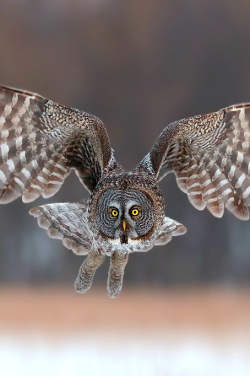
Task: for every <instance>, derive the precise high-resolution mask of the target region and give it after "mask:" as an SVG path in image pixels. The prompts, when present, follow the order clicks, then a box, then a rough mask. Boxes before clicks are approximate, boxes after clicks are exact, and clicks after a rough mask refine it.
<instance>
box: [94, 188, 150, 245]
mask: <svg viewBox="0 0 250 376" xmlns="http://www.w3.org/2000/svg"><path fill="white" fill-rule="evenodd" d="M97 218H98V227H99V230H100V233H101V235H102V236H103V237H104V238H105V239H106V240H108V241H109V242H110V243H113V244H114V243H115V244H133V243H138V242H141V241H142V240H143V238H144V237H145V235H147V234H148V233H149V232H150V230H151V229H152V228H153V225H154V206H153V202H152V200H151V199H150V198H149V197H148V196H147V195H146V194H145V193H143V192H141V191H139V190H138V189H127V190H119V189H113V188H111V189H107V190H106V191H105V192H104V193H103V195H102V196H101V197H100V199H99V202H98V205H97Z"/></svg>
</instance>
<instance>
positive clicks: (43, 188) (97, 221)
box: [0, 86, 250, 297]
mask: <svg viewBox="0 0 250 376" xmlns="http://www.w3.org/2000/svg"><path fill="white" fill-rule="evenodd" d="M249 120H250V103H248V104H247V103H246V104H239V105H234V106H230V107H227V108H224V109H222V110H220V111H217V112H213V113H210V114H206V115H198V116H194V117H191V118H187V119H183V120H180V121H176V122H174V123H171V124H169V125H168V126H167V127H166V128H165V129H164V130H163V131H162V133H161V134H160V136H159V137H158V139H157V140H156V141H155V143H154V145H153V147H152V149H151V151H150V152H149V153H148V154H147V155H146V156H145V157H144V159H143V160H142V161H141V162H140V163H139V164H138V165H137V166H136V167H135V168H134V169H133V170H132V171H130V172H127V171H125V170H124V169H123V168H122V167H121V165H120V164H119V163H118V162H117V161H116V159H115V157H114V152H113V150H112V149H111V147H110V143H109V138H108V134H107V131H106V128H105V126H104V124H103V123H102V121H101V120H100V119H98V118H97V117H95V116H93V115H90V114H88V113H86V112H83V111H80V110H77V109H74V108H70V107H66V106H63V105H61V104H58V103H55V102H53V101H51V100H48V99H46V98H44V97H42V96H40V95H37V94H34V93H30V92H27V91H22V90H17V89H13V88H9V87H4V86H2V87H0V137H1V141H0V158H1V162H0V203H1V204H7V203H9V202H11V201H13V200H15V199H16V198H18V197H20V196H22V200H23V202H31V201H34V200H35V199H36V198H38V197H39V196H43V197H44V198H49V197H51V196H53V195H54V194H55V193H56V192H57V191H58V190H59V189H60V187H61V185H62V184H63V182H64V180H65V179H66V177H67V176H68V175H69V174H70V172H71V170H75V172H76V174H77V176H78V177H79V180H80V182H81V183H82V184H83V185H84V187H85V188H86V189H87V190H88V191H89V193H90V198H89V199H88V200H87V201H86V202H75V203H68V202H67V203H55V204H48V205H42V206H38V207H36V208H34V209H31V210H30V214H31V215H33V216H34V217H36V218H37V221H38V224H39V226H40V227H42V228H44V229H46V230H47V233H48V235H49V236H50V237H51V238H56V239H61V240H62V243H63V244H64V246H66V247H67V248H69V249H71V250H72V251H73V252H74V253H75V254H77V255H87V257H86V258H85V260H84V262H83V264H82V265H81V267H80V270H79V274H78V276H77V279H76V282H75V289H76V291H77V292H80V293H84V292H86V291H87V290H88V289H89V288H90V287H91V284H92V280H93V277H94V274H95V271H96V270H97V268H98V267H99V266H100V265H101V264H102V262H103V261H104V258H105V257H106V256H110V267H109V272H108V284H107V290H108V295H109V296H110V297H117V296H118V295H119V293H120V291H121V289H122V282H123V275H124V269H125V266H126V264H127V262H128V257H129V254H130V253H133V252H147V251H149V250H150V249H152V248H153V247H154V246H156V245H163V244H166V243H168V242H169V241H170V240H171V239H172V236H178V235H183V234H185V232H186V228H185V227H184V226H183V225H182V224H180V223H179V222H177V221H175V220H173V219H170V218H168V217H166V216H165V208H164V199H163V196H162V193H161V191H160V188H159V186H158V183H159V181H160V180H161V179H163V178H164V177H165V176H166V175H167V174H168V173H170V172H173V173H174V174H175V176H176V180H177V184H178V186H179V188H180V189H181V190H182V191H184V192H185V193H186V194H187V196H188V199H189V200H190V202H191V204H192V205H193V206H194V207H195V208H196V209H198V210H203V209H205V208H206V207H207V209H208V210H209V211H210V212H211V213H212V214H213V215H214V216H215V217H222V215H223V213H224V208H226V209H228V210H229V211H230V212H232V213H233V214H234V215H235V216H236V217H237V218H239V219H242V220H247V219H248V218H249V209H248V206H249V205H250V126H249Z"/></svg>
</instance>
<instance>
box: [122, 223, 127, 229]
mask: <svg viewBox="0 0 250 376" xmlns="http://www.w3.org/2000/svg"><path fill="white" fill-rule="evenodd" d="M126 227H127V225H126V222H125V221H122V228H123V231H125V230H126Z"/></svg>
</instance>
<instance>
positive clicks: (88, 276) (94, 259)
mask: <svg viewBox="0 0 250 376" xmlns="http://www.w3.org/2000/svg"><path fill="white" fill-rule="evenodd" d="M104 258H105V256H104V255H101V254H100V253H99V251H98V250H95V251H92V252H90V253H89V254H88V256H87V257H86V259H85V260H84V262H83V264H82V266H81V267H80V270H79V273H78V276H77V278H76V281H75V289H76V291H77V292H80V293H82V294H83V293H84V292H86V291H88V290H89V289H90V287H91V285H92V281H93V278H94V275H95V272H96V270H97V268H99V266H100V265H101V264H102V263H103V261H104Z"/></svg>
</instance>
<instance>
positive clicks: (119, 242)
mask: <svg viewBox="0 0 250 376" xmlns="http://www.w3.org/2000/svg"><path fill="white" fill-rule="evenodd" d="M108 242H109V243H111V244H121V240H120V238H117V239H110V238H108ZM138 243H141V239H132V238H128V244H138Z"/></svg>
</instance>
